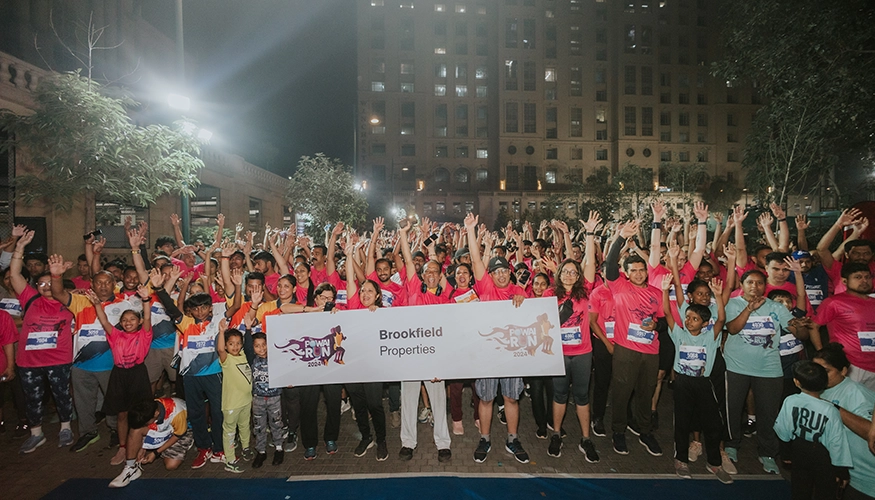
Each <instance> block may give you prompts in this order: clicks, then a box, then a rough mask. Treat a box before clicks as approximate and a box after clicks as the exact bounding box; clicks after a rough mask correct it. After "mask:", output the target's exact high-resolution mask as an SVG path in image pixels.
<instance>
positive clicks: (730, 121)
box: [726, 113, 738, 127]
mask: <svg viewBox="0 0 875 500" xmlns="http://www.w3.org/2000/svg"><path fill="white" fill-rule="evenodd" d="M726 125H727V126H728V127H735V126H738V119H737V118H736V117H735V115H734V114H732V113H729V114H727V115H726Z"/></svg>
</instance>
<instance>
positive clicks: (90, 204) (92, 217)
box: [82, 191, 97, 234]
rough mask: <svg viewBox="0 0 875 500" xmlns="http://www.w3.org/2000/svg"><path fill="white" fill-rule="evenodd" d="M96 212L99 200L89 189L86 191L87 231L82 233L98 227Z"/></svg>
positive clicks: (85, 232) (86, 232)
mask: <svg viewBox="0 0 875 500" xmlns="http://www.w3.org/2000/svg"><path fill="white" fill-rule="evenodd" d="M96 212H97V202H96V201H95V199H94V193H93V192H91V191H88V192H86V193H85V231H84V232H83V233H82V234H88V233H90V232H91V231H94V229H95V228H96V220H97V215H96Z"/></svg>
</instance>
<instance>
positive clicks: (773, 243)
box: [757, 212, 778, 252]
mask: <svg viewBox="0 0 875 500" xmlns="http://www.w3.org/2000/svg"><path fill="white" fill-rule="evenodd" d="M772 222H774V218H773V217H772V214H770V213H768V212H763V213H761V214H760V216H759V217H757V225H758V226H759V227H761V228H762V230H763V235H764V236H765V237H766V243H768V244H769V248H771V249H772V251H773V252H777V251H778V239H777V238H775V233H774V231H772Z"/></svg>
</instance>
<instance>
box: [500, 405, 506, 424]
mask: <svg viewBox="0 0 875 500" xmlns="http://www.w3.org/2000/svg"><path fill="white" fill-rule="evenodd" d="M498 421H499V422H501V423H502V424H504V425H507V417H506V416H505V415H504V406H499V407H498Z"/></svg>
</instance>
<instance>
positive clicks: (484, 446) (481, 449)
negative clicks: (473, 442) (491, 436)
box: [474, 438, 492, 464]
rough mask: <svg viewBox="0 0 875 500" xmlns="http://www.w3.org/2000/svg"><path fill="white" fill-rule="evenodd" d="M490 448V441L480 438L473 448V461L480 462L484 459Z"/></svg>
mask: <svg viewBox="0 0 875 500" xmlns="http://www.w3.org/2000/svg"><path fill="white" fill-rule="evenodd" d="M491 449H492V443H490V442H489V441H487V440H485V439H483V438H480V442H479V443H478V444H477V449H476V450H474V461H475V462H477V463H478V464H482V463H483V462H485V461H486V455H488V454H489V450H491Z"/></svg>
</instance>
